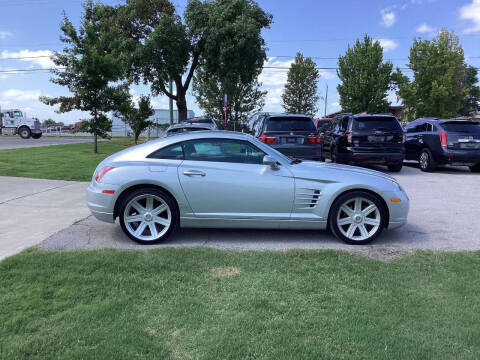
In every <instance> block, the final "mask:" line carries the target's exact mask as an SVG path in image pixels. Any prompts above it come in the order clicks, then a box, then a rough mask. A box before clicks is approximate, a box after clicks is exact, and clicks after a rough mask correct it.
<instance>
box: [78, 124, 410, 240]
mask: <svg viewBox="0 0 480 360" xmlns="http://www.w3.org/2000/svg"><path fill="white" fill-rule="evenodd" d="M87 204H88V207H89V208H90V210H91V211H92V214H93V215H94V216H95V217H96V218H97V219H99V220H102V221H106V222H110V223H114V222H115V219H116V218H117V217H118V218H119V222H120V225H121V227H122V229H123V231H124V232H125V234H126V235H127V236H128V237H130V238H131V239H132V240H134V241H137V242H139V243H142V244H152V243H156V242H159V241H162V240H164V239H165V238H166V237H167V236H168V235H169V234H171V233H172V232H173V231H174V230H175V229H176V228H177V227H178V226H181V227H200V228H209V227H211V228H271V229H326V228H327V227H329V228H330V229H331V231H332V232H333V233H334V234H335V236H337V237H338V238H339V239H342V240H343V241H345V242H347V243H351V244H366V243H368V242H370V241H372V240H374V239H375V238H377V237H378V236H379V235H380V233H381V232H382V230H383V229H384V228H389V229H394V228H397V227H400V226H402V225H404V224H405V223H406V221H407V214H408V210H409V199H408V196H407V194H406V193H405V191H404V190H403V189H402V188H401V186H400V185H399V184H398V182H397V181H396V180H395V179H394V178H392V177H391V176H388V175H386V174H383V173H380V172H377V171H373V170H368V169H361V168H355V167H349V166H342V165H336V164H327V163H320V162H318V163H315V162H310V161H308V162H302V161H301V160H295V161H292V160H291V159H290V158H288V157H286V156H284V155H283V154H281V153H280V152H278V151H276V150H275V149H273V148H272V147H270V146H267V145H266V144H265V143H262V142H261V141H259V140H257V139H255V138H254V137H252V136H250V135H247V134H243V133H236V132H227V131H207V132H186V133H182V134H179V135H177V136H169V137H163V138H159V139H157V140H153V141H149V142H147V143H144V144H142V145H138V146H134V147H131V148H129V149H126V150H123V151H121V152H119V153H117V154H114V155H112V156H109V157H108V158H106V159H105V160H104V161H102V162H101V163H100V164H99V165H98V167H97V169H96V170H95V173H94V175H93V178H92V181H91V183H90V185H89V187H88V190H87Z"/></svg>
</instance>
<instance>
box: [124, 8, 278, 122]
mask: <svg viewBox="0 0 480 360" xmlns="http://www.w3.org/2000/svg"><path fill="white" fill-rule="evenodd" d="M145 1H146V0H132V1H130V2H128V3H127V5H125V6H119V7H117V13H118V14H119V15H118V16H119V19H120V21H119V24H120V27H121V28H122V30H123V35H124V36H123V38H124V41H122V47H123V51H124V53H126V54H133V55H132V56H131V57H130V58H129V59H128V60H129V61H128V62H127V63H128V69H129V73H130V75H131V77H132V79H133V80H134V81H135V82H137V83H138V82H140V81H143V82H144V83H149V84H150V85H151V90H152V93H153V94H154V95H158V94H165V95H167V96H168V97H169V98H171V99H173V100H174V101H176V103H177V108H178V112H179V120H180V121H182V120H185V119H186V116H187V102H186V93H187V90H188V89H189V87H190V82H191V81H192V78H193V75H194V72H195V70H196V69H197V66H198V64H199V61H200V59H201V60H202V63H203V64H204V67H205V69H206V71H207V72H208V73H209V74H215V75H216V76H218V78H219V79H221V81H222V83H224V84H232V86H233V87H235V86H236V85H235V84H237V81H238V79H237V77H238V74H240V79H241V83H245V84H248V83H250V82H252V81H253V79H254V78H255V77H256V75H257V73H258V69H259V68H261V66H262V65H263V61H264V60H265V58H266V55H265V43H264V40H263V37H262V36H261V31H262V29H263V28H266V27H268V26H269V25H270V23H271V16H270V15H269V14H266V13H265V12H264V11H263V10H262V9H261V8H260V7H259V6H258V5H257V4H256V3H255V2H253V1H251V0H216V1H200V0H191V1H189V2H188V5H187V7H186V9H185V13H184V16H183V19H182V18H181V17H180V16H179V15H177V14H176V13H174V11H173V6H168V4H169V3H168V2H167V1H163V2H160V3H161V4H163V6H162V7H160V10H159V9H158V8H152V9H151V14H148V11H147V14H146V13H145V12H143V13H142V15H143V18H142V17H140V15H139V14H138V12H137V10H136V8H135V7H134V5H135V4H137V5H138V4H139V3H142V2H145ZM152 18H154V19H155V22H150V23H148V24H147V26H146V24H145V20H144V19H152ZM127 57H128V56H125V58H127ZM170 80H172V81H173V82H174V84H175V88H176V93H175V94H173V93H171V92H170V91H169V90H167V84H168V82H169V81H170ZM227 80H228V81H227Z"/></svg>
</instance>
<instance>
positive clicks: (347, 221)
mask: <svg viewBox="0 0 480 360" xmlns="http://www.w3.org/2000/svg"><path fill="white" fill-rule="evenodd" d="M352 223H353V220H352V218H350V217H347V218H343V219H338V220H337V224H338V225H348V224H352Z"/></svg>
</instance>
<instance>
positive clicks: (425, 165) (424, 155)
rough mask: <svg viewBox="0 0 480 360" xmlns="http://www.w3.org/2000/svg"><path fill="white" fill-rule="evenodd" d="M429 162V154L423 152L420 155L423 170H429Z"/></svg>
mask: <svg viewBox="0 0 480 360" xmlns="http://www.w3.org/2000/svg"><path fill="white" fill-rule="evenodd" d="M428 161H429V159H428V154H427V153H426V152H425V151H424V152H422V154H421V155H420V167H421V168H422V169H426V168H428Z"/></svg>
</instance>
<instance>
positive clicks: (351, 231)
mask: <svg viewBox="0 0 480 360" xmlns="http://www.w3.org/2000/svg"><path fill="white" fill-rule="evenodd" d="M355 230H357V225H356V224H351V225H350V226H349V227H348V230H347V237H348V238H350V239H352V238H353V234H355Z"/></svg>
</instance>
